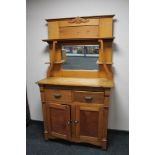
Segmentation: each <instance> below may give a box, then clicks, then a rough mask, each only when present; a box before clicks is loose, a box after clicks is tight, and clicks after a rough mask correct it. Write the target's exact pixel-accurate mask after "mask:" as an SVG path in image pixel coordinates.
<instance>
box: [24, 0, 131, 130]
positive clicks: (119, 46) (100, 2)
mask: <svg viewBox="0 0 155 155" xmlns="http://www.w3.org/2000/svg"><path fill="white" fill-rule="evenodd" d="M128 13H129V11H128V0H108V1H107V0H78V1H77V0H27V32H26V33H27V40H26V46H27V58H26V60H27V64H26V71H27V77H26V78H27V95H28V102H29V107H30V115H31V119H33V120H42V109H41V101H40V93H39V87H38V86H37V85H36V84H35V82H36V81H38V80H40V79H43V78H45V76H46V71H47V67H48V65H45V64H44V63H45V62H48V61H49V55H48V50H47V44H46V43H44V42H42V41H41V40H42V39H46V38H47V25H46V21H45V19H47V18H63V17H74V16H75V17H76V16H91V15H106V14H115V17H114V19H115V21H114V37H115V40H114V44H113V72H114V81H115V88H113V90H112V92H111V100H110V110H109V129H118V130H129V88H128V87H129V82H128V81H129V73H128V69H129V67H128V64H129V63H128V54H129V32H128V29H129V22H128V18H129V17H128Z"/></svg>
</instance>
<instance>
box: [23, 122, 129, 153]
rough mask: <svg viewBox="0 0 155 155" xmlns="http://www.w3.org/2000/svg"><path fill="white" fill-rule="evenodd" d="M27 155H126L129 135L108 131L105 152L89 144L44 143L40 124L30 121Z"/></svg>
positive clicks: (59, 141)
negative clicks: (107, 142)
mask: <svg viewBox="0 0 155 155" xmlns="http://www.w3.org/2000/svg"><path fill="white" fill-rule="evenodd" d="M26 134H27V135H26V136H27V140H26V146H27V153H26V154H27V155H128V154H129V133H128V132H123V131H114V130H109V131H108V140H109V146H108V149H107V150H106V151H103V150H101V149H100V148H99V147H96V146H94V145H90V144H76V143H70V142H67V141H63V140H49V141H45V140H44V137H43V124H42V122H34V121H32V122H31V123H30V125H29V126H28V127H27V131H26Z"/></svg>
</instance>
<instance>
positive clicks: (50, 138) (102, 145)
mask: <svg viewBox="0 0 155 155" xmlns="http://www.w3.org/2000/svg"><path fill="white" fill-rule="evenodd" d="M44 139H45V140H46V141H48V140H60V139H62V138H57V137H54V136H47V135H45V134H44ZM64 140H65V139H64ZM65 141H69V142H74V143H81V144H92V145H95V146H98V147H101V148H102V149H103V150H106V149H107V142H108V141H107V140H106V141H102V142H95V141H89V142H87V141H86V142H84V141H80V140H78V139H70V140H65Z"/></svg>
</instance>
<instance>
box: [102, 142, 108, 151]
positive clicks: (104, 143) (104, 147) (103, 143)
mask: <svg viewBox="0 0 155 155" xmlns="http://www.w3.org/2000/svg"><path fill="white" fill-rule="evenodd" d="M101 148H102V149H103V150H106V149H107V141H103V142H102V144H101Z"/></svg>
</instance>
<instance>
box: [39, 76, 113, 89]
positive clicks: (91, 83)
mask: <svg viewBox="0 0 155 155" xmlns="http://www.w3.org/2000/svg"><path fill="white" fill-rule="evenodd" d="M37 83H38V84H45V85H62V86H88V87H104V88H106V87H108V88H111V87H113V85H114V84H113V81H112V80H111V81H110V80H108V79H105V78H70V77H66V78H65V77H50V78H45V79H43V80H41V81H38V82H37Z"/></svg>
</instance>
